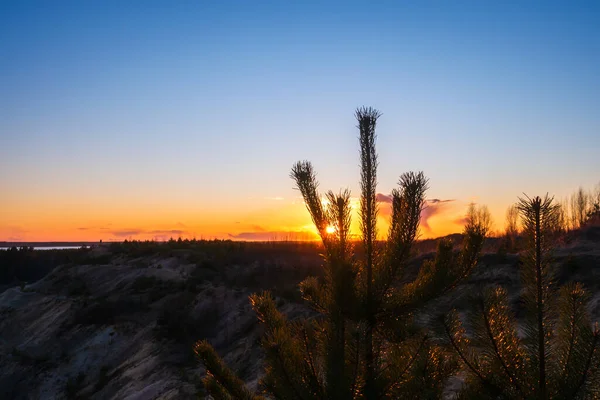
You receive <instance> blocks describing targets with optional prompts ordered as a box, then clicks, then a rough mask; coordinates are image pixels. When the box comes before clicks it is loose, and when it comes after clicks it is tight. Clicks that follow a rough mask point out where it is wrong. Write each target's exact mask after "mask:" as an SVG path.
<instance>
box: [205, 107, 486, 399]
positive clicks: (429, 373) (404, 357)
mask: <svg viewBox="0 0 600 400" xmlns="http://www.w3.org/2000/svg"><path fill="white" fill-rule="evenodd" d="M355 116H356V119H357V120H358V128H359V132H360V136H359V142H360V155H361V158H360V160H361V181H360V188H361V198H360V212H359V214H360V222H361V238H362V241H361V242H360V243H357V242H355V241H351V240H350V222H351V205H350V192H349V191H348V190H344V191H341V192H339V193H337V194H336V193H333V192H331V191H329V192H327V194H326V196H325V198H326V202H322V198H321V195H320V194H319V191H318V182H317V179H316V173H315V171H314V169H313V167H312V164H311V163H310V162H308V161H300V162H298V163H296V164H295V165H294V166H293V168H292V172H291V177H292V178H293V179H294V181H295V182H296V186H297V188H298V189H299V191H300V193H301V194H302V197H303V198H304V201H305V203H306V207H307V209H308V211H309V213H310V216H311V218H312V221H313V223H314V225H315V227H316V229H317V231H318V233H319V235H320V238H321V240H322V242H323V247H324V253H323V257H324V268H325V278H324V279H323V280H322V281H321V280H319V279H317V278H308V279H306V280H305V281H304V282H302V283H301V285H300V289H301V292H302V295H303V298H304V299H305V300H306V301H308V303H309V304H310V305H311V306H312V307H313V308H314V309H315V310H316V311H317V312H318V315H319V316H318V317H317V318H313V319H308V320H302V321H288V320H287V319H286V318H285V316H284V315H282V314H281V313H280V312H279V311H278V310H277V308H276V306H275V302H274V300H273V298H272V297H271V295H270V294H269V293H268V292H267V293H262V294H255V295H253V296H251V302H252V305H253V308H254V310H255V311H256V313H257V315H258V318H259V320H260V321H261V323H262V324H263V325H264V327H265V336H264V338H263V341H262V346H263V348H264V350H265V375H264V378H263V379H262V382H261V386H262V388H263V389H264V392H265V394H266V395H268V396H269V397H274V398H276V399H298V400H303V399H369V400H371V399H382V398H390V399H397V398H403V399H411V398H414V399H417V398H418V399H427V398H439V397H440V396H441V392H442V390H443V388H444V384H445V382H446V379H447V378H448V377H449V376H450V375H451V374H452V373H453V372H454V371H455V370H456V367H457V364H456V362H455V360H454V358H453V357H451V356H450V355H449V354H448V353H447V352H446V351H445V350H444V349H443V348H441V347H438V346H436V345H435V344H434V343H433V341H432V340H431V339H430V337H429V336H428V335H427V333H426V332H425V331H424V330H423V329H421V328H420V327H419V326H418V324H417V321H416V318H415V316H417V315H418V314H419V313H420V312H422V311H423V309H424V307H425V306H427V305H428V304H429V303H430V301H431V300H433V299H435V298H437V297H439V296H441V295H443V294H445V293H447V292H448V291H449V290H451V289H452V288H453V287H455V286H456V285H457V284H458V283H459V282H461V281H462V280H463V279H465V278H466V277H467V276H468V275H469V274H470V273H471V271H472V269H473V268H474V267H475V265H476V263H477V258H478V255H479V253H480V251H481V247H482V244H483V240H484V237H485V235H486V233H487V229H488V226H487V225H486V221H485V220H483V219H478V218H473V217H472V218H469V221H468V223H467V224H466V227H465V232H464V242H463V244H462V248H461V250H455V249H454V248H453V245H452V244H451V243H450V242H447V241H441V242H440V244H439V246H438V251H437V254H436V257H435V259H434V260H431V261H427V262H425V263H424V264H423V265H422V266H421V268H420V270H419V272H418V274H417V276H416V278H415V277H414V276H413V277H411V276H410V274H409V273H408V271H407V266H408V263H409V261H410V260H411V259H412V257H413V255H414V251H413V244H414V242H415V240H416V238H417V236H418V231H419V222H420V215H421V212H422V210H423V208H424V207H425V193H426V190H427V188H428V180H427V178H426V177H425V175H424V174H423V173H422V172H417V173H415V172H408V173H404V174H402V175H401V176H400V180H399V187H398V189H395V190H393V191H392V195H391V200H392V201H391V206H392V213H391V221H390V227H389V233H388V237H387V240H386V241H384V242H382V241H378V235H377V215H378V207H379V205H378V202H377V191H376V185H377V164H378V163H377V154H376V152H375V138H376V135H375V127H376V123H377V120H378V118H379V116H380V114H379V112H378V111H376V110H374V109H372V108H360V109H358V110H357V111H356V115H355ZM323 203H325V204H326V205H324V204H323ZM476 215H477V214H473V216H476ZM196 353H197V354H198V355H199V357H200V359H201V360H202V361H203V362H204V364H205V365H206V368H207V378H206V383H207V387H209V390H211V394H212V395H213V397H216V398H245V399H252V398H257V397H255V396H256V395H254V394H252V393H250V392H249V391H248V390H247V389H245V388H243V387H242V386H243V385H242V384H241V382H240V381H239V380H236V378H235V377H234V375H233V374H232V372H231V371H230V370H228V369H227V368H226V367H225V366H224V365H223V363H222V361H220V359H219V358H218V356H217V355H216V353H215V351H214V349H212V347H210V345H209V344H208V343H206V342H199V343H198V344H197V345H196ZM240 396H241V397H240Z"/></svg>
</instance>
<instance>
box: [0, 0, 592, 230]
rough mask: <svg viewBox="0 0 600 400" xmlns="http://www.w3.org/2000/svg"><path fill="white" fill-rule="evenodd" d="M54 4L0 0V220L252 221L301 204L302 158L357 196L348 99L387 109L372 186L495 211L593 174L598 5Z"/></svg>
mask: <svg viewBox="0 0 600 400" xmlns="http://www.w3.org/2000/svg"><path fill="white" fill-rule="evenodd" d="M53 3H54V4H53ZM53 3H51V2H44V1H40V2H31V1H23V2H2V3H1V4H0V59H1V60H3V61H2V62H1V63H0V184H1V185H2V187H3V191H2V192H3V193H4V194H5V195H4V196H3V197H4V198H3V199H0V206H1V207H2V209H3V210H4V211H3V213H4V215H3V216H4V217H5V218H8V217H9V214H10V220H11V222H10V224H12V225H15V224H17V223H18V220H19V218H21V217H23V218H24V217H25V216H26V215H27V213H28V210H31V209H32V208H37V209H42V210H44V212H45V213H60V212H63V211H64V212H66V211H68V210H69V207H63V206H64V205H65V204H70V205H72V206H81V208H82V209H88V210H90V209H92V210H100V209H101V210H104V211H103V212H104V214H106V215H105V216H104V217H105V219H106V220H111V221H112V222H113V223H116V222H117V221H113V220H115V219H117V218H118V216H119V215H121V214H119V213H117V212H116V211H115V210H117V209H118V210H120V211H119V212H121V213H126V212H127V211H128V210H130V211H131V212H133V213H135V210H136V209H137V208H138V207H139V205H140V204H142V205H143V206H144V207H148V208H152V207H154V208H155V209H156V210H157V212H158V213H160V212H162V211H159V210H164V212H166V213H168V212H169V211H168V210H170V209H181V208H185V209H186V210H188V209H191V208H192V207H193V206H195V207H197V210H198V211H197V214H195V216H194V217H193V218H196V219H202V215H203V213H204V212H208V210H210V209H213V210H216V212H217V213H222V215H223V218H224V219H226V218H228V217H227V214H228V213H230V212H231V210H232V209H235V210H240V209H248V210H265V209H268V208H269V207H270V205H269V204H268V202H265V201H264V199H265V198H266V197H283V198H284V199H291V198H293V197H294V196H297V193H295V192H294V191H293V190H292V182H291V180H290V179H289V177H288V172H289V169H290V167H291V165H292V163H293V162H295V161H296V160H298V159H310V160H312V161H313V162H314V164H315V167H316V168H317V170H318V171H319V177H320V179H321V183H322V186H323V188H327V189H328V188H333V189H337V188H339V187H349V188H350V189H352V190H353V192H354V193H355V194H356V195H358V141H357V132H356V129H355V121H354V120H353V111H354V109H355V108H356V107H357V106H361V105H370V106H374V107H376V108H378V109H380V110H381V111H382V112H383V116H382V118H381V120H380V124H379V129H378V135H379V139H378V146H379V147H378V149H379V154H380V171H379V182H380V191H381V192H383V193H388V192H389V191H390V190H391V188H392V187H393V186H394V185H395V183H396V181H397V179H398V176H399V175H400V173H402V172H404V171H407V170H424V172H425V173H426V175H427V176H429V177H430V180H431V190H430V195H431V197H436V198H443V199H459V200H461V201H464V202H466V201H469V200H471V199H475V200H476V201H479V202H483V203H486V204H489V205H490V207H491V208H492V209H493V211H494V214H495V215H500V214H501V213H502V212H503V210H504V209H505V208H506V206H507V205H508V204H509V203H510V202H512V201H514V200H516V197H517V196H518V195H520V194H521V193H522V192H527V193H528V194H534V195H535V194H543V193H545V192H550V193H551V194H555V195H557V196H558V197H563V196H566V195H568V194H570V193H571V192H572V191H573V190H574V189H576V188H577V187H578V186H580V185H581V186H584V187H590V186H592V185H594V184H595V183H597V182H599V181H600V175H599V173H598V172H599V171H600V157H599V156H598V154H599V153H600V113H599V112H598V110H600V24H599V23H598V21H600V3H597V2H591V1H590V2H577V1H564V2H550V1H545V2H541V1H539V2H533V1H532V2H518V1H512V2H508V1H506V2H484V1H472V2H466V1H462V2H461V1H456V2H447V1H422V2H421V1H420V2H396V1H373V2H364V1H363V2H354V1H345V2H325V3H321V2H316V1H303V2H287V1H279V2H275V1H272V2H261V1H256V2H255V1H253V2H249V1H238V2H232V1H218V2H211V1H195V2H192V1H189V2H176V3H177V5H174V4H175V3H174V2H157V1H149V2H116V1H86V2H79V1H78V2H53ZM398 3H403V4H402V5H398ZM492 3H494V4H492ZM111 205H112V206H111ZM75 208H77V207H75ZM61 210H62V211H61ZM111 210H112V211H111ZM111 212H112V213H113V214H111ZM104 214H103V215H104ZM104 217H103V218H104ZM140 218H141V216H140ZM193 218H192V219H193ZM498 218H501V217H498ZM83 219H84V217H83V216H81V218H80V219H79V220H81V221H83ZM79 220H78V221H79ZM0 224H1V222H0ZM32 224H33V223H32ZM12 225H11V226H12ZM35 229H36V228H35V227H34V226H33V225H31V226H30V227H29V230H31V231H35ZM0 233H1V232H0ZM0 236H2V235H1V234H0ZM0 240H2V237H0Z"/></svg>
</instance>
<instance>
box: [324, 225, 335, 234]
mask: <svg viewBox="0 0 600 400" xmlns="http://www.w3.org/2000/svg"><path fill="white" fill-rule="evenodd" d="M325 232H327V233H329V234H330V235H331V234H332V233H335V226H333V225H329V226H328V227H327V228H325Z"/></svg>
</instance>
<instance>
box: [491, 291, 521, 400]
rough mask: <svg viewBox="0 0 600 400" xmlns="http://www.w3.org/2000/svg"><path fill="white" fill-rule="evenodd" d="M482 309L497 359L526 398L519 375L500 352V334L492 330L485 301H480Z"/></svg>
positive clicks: (511, 381)
mask: <svg viewBox="0 0 600 400" xmlns="http://www.w3.org/2000/svg"><path fill="white" fill-rule="evenodd" d="M480 311H481V313H482V316H483V321H484V326H485V330H486V334H487V336H488V339H489V343H490V344H491V345H492V348H493V350H494V355H495V356H496V359H497V360H498V361H499V362H500V364H501V365H502V369H503V370H504V373H505V374H506V376H508V378H509V382H510V383H512V384H513V385H514V386H515V388H516V389H517V391H518V392H519V393H520V394H521V396H522V397H523V398H526V395H525V393H524V391H523V389H522V388H521V385H519V382H518V380H517V377H516V376H515V375H514V374H513V373H512V372H511V370H510V368H509V367H508V365H507V364H506V362H505V360H504V357H502V353H501V352H500V348H499V346H498V342H497V341H496V339H497V337H498V335H495V334H494V332H493V331H492V326H491V324H490V318H489V314H488V311H487V307H486V306H485V305H484V304H483V302H482V303H480Z"/></svg>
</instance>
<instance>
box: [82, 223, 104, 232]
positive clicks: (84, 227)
mask: <svg viewBox="0 0 600 400" xmlns="http://www.w3.org/2000/svg"><path fill="white" fill-rule="evenodd" d="M109 225H110V224H109ZM77 230H78V231H92V230H94V231H106V230H108V228H107V227H104V226H101V227H96V226H82V227H79V228H77Z"/></svg>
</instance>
